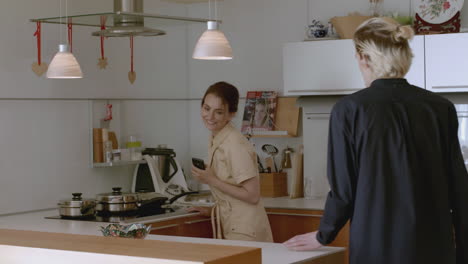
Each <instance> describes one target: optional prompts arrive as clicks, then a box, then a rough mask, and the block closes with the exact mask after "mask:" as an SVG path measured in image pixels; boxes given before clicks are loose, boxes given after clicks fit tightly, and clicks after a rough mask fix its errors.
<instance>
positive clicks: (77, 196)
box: [58, 193, 96, 207]
mask: <svg viewBox="0 0 468 264" xmlns="http://www.w3.org/2000/svg"><path fill="white" fill-rule="evenodd" d="M72 195H73V198H71V199H64V200H60V201H59V203H58V205H59V206H62V207H81V206H87V205H94V204H96V201H95V200H94V199H84V198H82V197H81V195H82V193H72Z"/></svg>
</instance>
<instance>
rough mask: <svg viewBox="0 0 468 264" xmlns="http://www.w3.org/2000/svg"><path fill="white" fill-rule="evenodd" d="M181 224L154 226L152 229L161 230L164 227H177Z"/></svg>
mask: <svg viewBox="0 0 468 264" xmlns="http://www.w3.org/2000/svg"><path fill="white" fill-rule="evenodd" d="M178 225H179V224H172V225H165V226H158V227H152V228H151V231H153V230H160V229H164V228H170V227H176V226H178Z"/></svg>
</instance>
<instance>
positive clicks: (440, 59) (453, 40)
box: [425, 33, 468, 92]
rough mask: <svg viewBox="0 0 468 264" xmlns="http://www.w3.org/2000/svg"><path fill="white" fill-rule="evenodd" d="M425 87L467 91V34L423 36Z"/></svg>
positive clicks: (442, 90) (443, 90)
mask: <svg viewBox="0 0 468 264" xmlns="http://www.w3.org/2000/svg"><path fill="white" fill-rule="evenodd" d="M425 46H426V88H427V89H428V90H431V91H434V92H466V91H468V74H467V69H468V60H467V58H468V49H467V47H468V34H467V33H455V34H440V35H428V36H426V37H425Z"/></svg>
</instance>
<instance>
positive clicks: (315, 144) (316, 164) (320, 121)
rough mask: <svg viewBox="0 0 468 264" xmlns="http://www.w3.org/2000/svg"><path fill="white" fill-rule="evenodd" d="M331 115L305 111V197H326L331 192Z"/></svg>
mask: <svg viewBox="0 0 468 264" xmlns="http://www.w3.org/2000/svg"><path fill="white" fill-rule="evenodd" d="M329 120H330V114H328V113H310V112H308V111H307V109H304V115H303V131H304V133H303V141H304V195H305V197H307V198H319V197H325V196H326V195H327V193H328V191H329V190H330V187H329V185H328V180H327V153H328V123H329Z"/></svg>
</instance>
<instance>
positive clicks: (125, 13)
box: [30, 0, 221, 37]
mask: <svg viewBox="0 0 468 264" xmlns="http://www.w3.org/2000/svg"><path fill="white" fill-rule="evenodd" d="M68 19H69V20H71V23H72V24H73V25H74V26H90V27H98V28H101V21H102V20H104V21H105V26H106V29H105V30H100V31H96V32H93V33H92V35H93V36H105V37H128V36H160V35H165V34H166V32H165V31H164V30H161V29H158V27H161V26H170V25H185V24H188V23H204V24H206V22H208V21H209V20H208V19H203V18H191V17H176V16H166V15H158V14H148V13H144V12H143V0H114V12H108V13H96V14H81V15H69V16H68ZM30 21H31V22H42V23H52V24H67V21H66V17H50V18H35V19H30ZM210 21H214V20H210ZM219 22H221V21H219Z"/></svg>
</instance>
